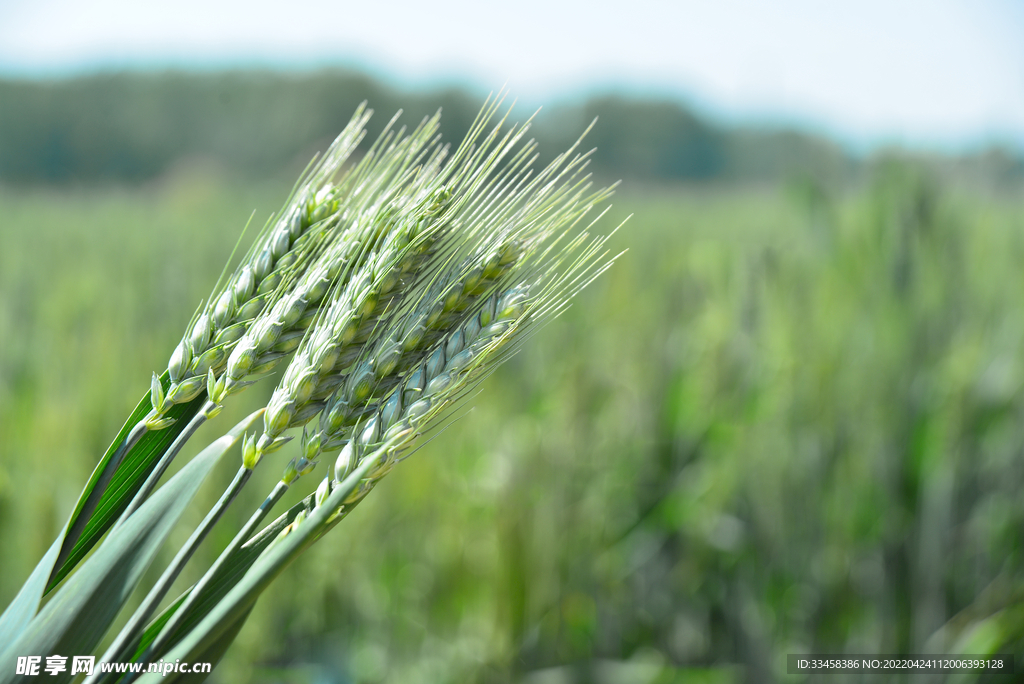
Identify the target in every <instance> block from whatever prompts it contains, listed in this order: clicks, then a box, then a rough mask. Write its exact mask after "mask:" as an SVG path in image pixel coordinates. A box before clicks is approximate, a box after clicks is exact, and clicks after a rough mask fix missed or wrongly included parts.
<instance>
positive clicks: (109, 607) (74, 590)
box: [0, 411, 262, 682]
mask: <svg viewBox="0 0 1024 684" xmlns="http://www.w3.org/2000/svg"><path fill="white" fill-rule="evenodd" d="M261 413H262V412H259V411H258V412H256V413H254V414H253V415H251V416H249V417H248V418H247V419H245V420H244V421H242V423H240V424H239V425H238V426H236V427H235V428H234V429H233V430H231V431H230V432H229V433H228V434H227V435H225V436H223V437H221V438H220V439H218V440H216V441H215V442H213V443H212V444H211V445H210V446H209V447H207V448H206V449H204V450H203V451H202V452H201V453H200V454H199V455H198V456H196V458H194V459H193V460H192V461H190V462H189V463H188V464H187V465H186V466H185V467H184V468H182V470H181V471H179V472H178V473H177V474H176V475H175V476H174V477H173V478H171V479H170V480H169V481H168V482H167V484H165V485H164V486H163V487H161V488H160V489H159V490H158V491H157V492H156V493H155V494H154V495H153V496H152V497H151V498H150V499H149V501H147V502H146V503H145V504H144V505H143V506H142V507H140V508H139V510H138V511H137V512H136V514H135V515H133V516H132V517H131V518H130V519H129V520H128V521H127V522H125V524H123V525H121V526H120V527H118V528H116V529H115V530H114V531H113V532H111V534H110V535H109V536H108V537H107V539H106V540H105V542H104V543H103V545H102V546H101V547H100V548H99V549H97V551H96V553H95V554H93V555H92V557H91V558H89V560H88V561H86V562H85V563H84V564H83V565H82V567H81V568H79V570H78V572H76V573H75V574H74V576H72V577H71V578H70V579H69V580H68V581H67V582H66V583H65V584H64V585H63V586H62V587H61V588H60V589H59V590H58V591H57V592H56V593H55V594H54V596H53V598H52V599H51V600H50V602H49V603H47V605H46V606H45V607H44V608H43V609H42V611H40V612H39V614H38V615H37V616H36V617H35V618H34V619H33V620H32V622H31V623H29V625H28V626H27V627H26V629H25V631H24V632H22V634H21V635H20V636H19V637H18V638H17V639H16V640H15V641H14V642H13V643H11V644H9V646H8V648H7V649H6V650H5V651H4V653H3V655H0V682H8V681H13V680H11V679H9V678H10V677H15V676H16V675H14V672H15V658H16V657H17V656H18V655H19V654H32V653H46V654H51V653H72V654H85V653H89V652H91V651H92V650H93V649H94V648H95V647H96V645H97V644H98V643H99V641H100V639H101V638H102V637H103V634H104V633H105V632H106V630H107V629H108V628H109V626H110V624H111V623H112V622H113V620H114V619H115V618H116V616H117V613H118V612H119V610H120V608H121V606H122V605H123V604H124V602H125V601H126V600H127V599H128V597H129V596H130V595H131V593H132V590H133V589H134V588H135V586H136V585H137V584H138V582H139V581H140V580H141V579H142V575H143V573H144V572H145V570H146V569H147V568H148V567H149V565H150V563H151V562H152V560H153V558H154V557H155V555H156V553H157V551H159V549H160V547H161V546H162V545H163V542H164V541H165V540H166V538H167V536H168V535H169V534H170V532H171V529H172V528H173V527H174V525H175V523H176V522H177V521H178V519H179V518H180V516H181V515H182V513H184V512H185V510H186V509H187V507H188V505H189V503H190V502H191V501H192V498H193V497H194V496H195V494H196V492H198V491H199V487H200V485H201V484H202V483H203V481H204V480H205V479H206V476H207V475H208V474H209V473H210V472H211V471H212V470H213V467H214V466H215V465H216V464H217V462H218V461H219V460H220V458H221V456H223V455H224V453H225V452H227V450H228V449H229V448H231V447H232V446H233V445H234V444H235V443H237V442H238V440H239V439H241V437H242V434H243V433H244V431H245V429H247V428H248V427H249V426H251V425H252V423H253V422H255V420H256V419H257V418H259V417H260V416H261ZM63 674H66V675H67V677H63V678H62V677H58V679H57V680H54V681H68V680H69V679H70V674H68V673H63Z"/></svg>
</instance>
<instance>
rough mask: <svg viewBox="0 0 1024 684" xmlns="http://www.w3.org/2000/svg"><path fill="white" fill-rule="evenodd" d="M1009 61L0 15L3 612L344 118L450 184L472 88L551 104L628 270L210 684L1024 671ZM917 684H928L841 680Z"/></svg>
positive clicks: (168, 18) (929, 31) (747, 20)
mask: <svg viewBox="0 0 1024 684" xmlns="http://www.w3.org/2000/svg"><path fill="white" fill-rule="evenodd" d="M1022 36H1024V11H1022V10H1021V6H1020V5H1019V4H1018V3H1015V2H1012V1H1011V0H1006V1H1004V2H999V1H996V0H987V1H982V2H972V3H966V2H964V3H958V2H953V1H951V0H942V1H932V2H924V1H923V0H922V1H919V2H910V1H905V0H898V1H891V0H890V1H888V2H876V1H874V0H871V1H862V2H857V3H846V2H841V3H812V2H805V1H801V0H786V1H784V2H773V3H763V2H757V1H756V0H729V1H728V2H715V3H712V2H681V1H679V2H659V1H658V0H636V1H635V2H631V3H628V4H626V5H622V4H618V3H617V4H614V5H613V4H610V3H601V2H598V3H578V2H573V1H571V0H548V1H546V2H539V1H534V0H524V1H522V2H518V3H513V4H505V3H503V4H501V5H493V6H490V5H486V4H484V3H478V2H477V3H469V2H459V1H458V0H439V1H438V2H433V3H425V4H424V3H418V4H415V5H413V4H407V3H403V2H394V3H388V4H387V6H386V7H385V6H382V5H379V4H377V5H374V4H366V5H364V6H359V7H350V6H345V4H344V3H327V2H319V1H317V0H306V1H304V2H297V3H290V4H289V6H288V8H285V7H284V5H282V4H281V3H269V2H248V3H245V4H244V5H243V4H233V3H230V2H223V1H220V0H206V1H204V2H194V1H191V0H188V1H180V2H177V3H174V4H173V6H172V5H171V4H158V3H128V2H122V1H121V0H97V1H93V2H85V3H81V2H70V1H69V0H53V1H37V2H27V1H22V0H9V1H8V2H5V3H3V4H0V332H2V333H3V334H2V343H0V604H6V603H7V601H9V600H10V599H11V598H12V597H13V596H14V594H15V593H16V591H17V588H18V587H19V586H20V583H21V582H22V581H23V580H24V578H25V577H26V576H27V574H28V572H29V570H30V569H31V567H32V566H33V565H34V564H35V562H36V561H37V560H38V558H39V557H40V556H41V555H42V553H43V552H44V551H45V549H46V548H47V547H48V546H49V543H50V541H51V540H52V538H53V537H54V536H55V535H56V534H57V532H58V531H59V529H60V527H61V526H62V525H63V522H64V520H65V519H66V516H67V515H68V514H69V513H70V511H71V508H72V507H73V505H74V502H75V500H76V498H77V495H78V492H79V490H80V488H81V486H82V485H83V484H84V483H85V481H86V479H87V477H88V475H89V473H90V472H91V470H92V468H93V466H94V465H95V463H96V460H97V459H98V457H99V456H100V455H101V454H102V452H103V451H104V449H105V448H106V446H107V444H108V443H109V441H110V439H111V438H112V437H113V436H114V434H115V433H116V431H117V429H118V428H119V427H120V425H121V423H122V422H123V420H124V419H125V417H126V416H127V415H128V413H129V411H130V409H131V408H132V407H133V406H134V404H135V402H136V401H137V399H138V397H139V396H140V395H141V394H142V393H143V392H145V391H146V389H147V387H148V382H149V380H148V378H149V375H150V373H151V372H152V371H154V370H160V369H162V368H163V367H164V366H165V364H166V360H167V357H168V356H169V354H170V351H171V349H172V348H173V346H174V345H175V344H176V342H177V340H178V339H179V338H180V335H181V331H182V329H183V328H184V326H185V325H186V324H187V322H188V320H189V317H190V315H191V313H192V311H193V310H194V308H195V306H196V305H197V304H198V302H199V301H200V299H202V298H203V297H204V296H206V294H207V293H208V291H209V289H210V288H211V287H212V285H213V283H214V281H215V279H216V277H217V274H218V273H219V272H220V270H221V267H222V265H223V263H224V261H225V260H226V259H227V258H228V255H229V254H230V252H231V249H232V246H233V245H234V243H235V241H236V239H237V237H238V235H239V233H240V231H241V229H242V227H243V226H244V225H245V224H246V223H247V221H248V220H249V217H250V216H251V215H252V216H255V219H254V221H255V222H257V223H262V221H263V220H264V218H265V217H266V216H268V215H269V214H270V212H272V211H274V210H275V209H276V208H278V206H279V205H280V203H281V202H282V201H283V200H284V198H285V196H286V195H287V192H288V190H289V188H290V187H291V184H292V182H293V181H294V179H295V177H296V176H297V175H298V173H299V172H300V171H301V169H302V168H303V167H304V165H305V163H306V162H307V161H308V159H309V158H310V156H311V155H312V154H313V153H314V152H316V151H317V150H320V149H323V148H324V147H325V146H326V144H327V143H328V142H329V141H330V139H331V138H332V137H333V135H334V134H336V133H337V132H338V131H339V130H340V129H341V127H342V126H343V125H344V123H345V122H346V121H347V120H348V117H349V115H350V114H351V112H352V110H353V109H354V108H355V106H356V105H357V104H358V103H359V102H360V101H362V100H364V99H367V100H369V102H370V105H371V106H372V107H373V108H374V109H375V110H376V111H377V115H376V116H375V117H374V121H373V126H376V127H377V128H376V130H379V128H380V127H381V126H382V125H383V124H384V123H385V122H386V121H387V120H388V119H389V118H390V117H391V115H392V113H393V112H394V111H396V110H397V109H399V108H403V109H404V111H405V114H404V119H403V120H404V121H406V122H409V123H415V122H416V121H418V120H419V118H420V117H422V116H423V115H425V114H428V113H432V112H433V111H435V110H436V109H437V108H438V107H442V108H443V112H444V115H443V116H444V118H443V132H444V135H445V137H446V138H447V139H448V140H451V141H453V142H455V141H458V140H459V139H460V137H461V135H462V134H463V133H464V132H465V130H466V128H467V126H468V124H469V122H470V121H471V119H472V117H473V116H474V115H475V113H476V111H477V109H478V108H479V106H480V105H481V104H482V102H483V100H484V98H485V97H486V94H487V92H488V91H491V90H497V89H500V88H501V87H502V86H503V84H504V85H505V86H506V87H507V88H508V90H509V91H510V93H511V95H510V97H509V98H508V100H507V101H508V102H509V103H511V101H512V99H514V98H517V99H518V102H517V104H516V106H515V108H514V110H513V114H512V118H513V119H518V120H525V119H526V118H528V117H529V116H530V115H531V114H532V113H533V112H534V110H535V109H536V107H537V106H539V105H543V109H542V110H541V112H540V113H539V114H538V115H537V117H536V119H535V125H534V129H533V130H534V133H535V135H536V137H537V139H538V140H539V141H540V142H541V145H542V147H541V150H542V156H545V158H551V157H552V156H554V154H555V153H557V152H558V151H560V150H561V149H562V148H563V147H565V146H566V145H568V144H569V143H570V142H571V141H572V140H574V139H575V137H576V136H577V135H578V134H579V132H580V131H581V130H582V129H583V128H584V127H585V126H586V125H587V123H589V122H590V121H591V120H592V119H593V118H594V117H595V116H598V117H599V121H598V125H597V127H596V128H595V129H594V131H593V132H592V133H591V134H590V136H589V138H588V140H589V142H590V144H592V145H593V146H596V147H597V153H596V157H595V159H596V161H595V165H594V172H595V179H596V182H600V183H609V182H613V181H615V180H618V179H622V181H623V184H622V187H621V190H620V191H619V192H618V193H617V195H616V198H615V200H614V206H613V208H612V210H611V211H610V213H609V214H608V216H606V217H605V219H604V220H603V221H602V223H601V224H599V225H603V228H604V230H606V231H610V230H611V229H612V228H614V227H615V226H616V225H618V224H619V223H620V222H621V221H622V220H623V219H625V218H626V216H627V215H630V214H632V215H633V217H632V218H631V219H630V220H629V222H628V223H627V224H626V226H625V227H624V228H623V229H622V230H621V231H620V232H619V233H618V234H617V235H616V236H615V238H614V239H613V246H614V247H616V248H621V249H625V248H628V249H629V252H628V253H627V254H626V255H625V256H624V257H623V258H622V259H620V261H619V262H618V263H617V264H616V266H615V267H614V268H613V269H612V270H611V271H610V272H609V273H608V274H607V275H606V276H605V277H603V278H602V279H601V280H600V281H598V282H597V283H595V284H594V285H593V286H592V287H591V288H590V289H589V290H588V291H587V292H585V293H584V294H583V296H581V297H580V298H579V301H578V302H577V303H576V305H575V306H574V307H573V308H572V309H570V310H569V311H568V312H567V313H566V314H565V315H564V316H562V317H561V318H560V319H558V320H557V321H555V322H553V323H552V324H550V325H549V326H547V328H545V329H544V330H543V331H542V332H541V333H540V334H538V335H537V336H536V337H535V338H534V339H533V340H532V341H531V342H530V343H529V344H528V345H527V346H526V347H525V348H524V350H523V351H522V353H520V354H519V355H518V356H516V357H515V358H513V359H512V360H511V361H510V362H509V363H508V364H507V365H506V366H505V367H504V368H502V369H501V370H500V371H499V372H497V373H496V374H495V375H494V376H492V377H491V378H490V379H489V380H488V381H487V382H486V383H485V385H484V387H483V390H482V392H481V393H480V395H479V396H478V397H477V398H476V399H475V400H474V402H473V403H474V406H475V408H474V410H473V411H472V412H470V413H468V415H466V416H465V417H464V418H463V419H462V420H460V421H458V422H457V423H456V424H455V425H454V426H452V427H451V428H450V429H448V430H447V431H446V432H444V433H443V434H442V435H441V436H440V437H438V438H437V439H436V440H434V441H433V442H431V443H430V444H429V445H427V446H426V447H425V448H423V449H422V450H421V451H420V452H418V453H417V455H416V457H415V458H413V459H410V460H409V461H407V462H406V463H404V464H403V465H402V467H401V468H398V469H397V470H396V471H395V472H394V473H393V474H392V475H390V476H389V477H388V479H387V480H386V481H385V482H384V483H383V484H382V485H381V486H380V487H378V489H377V491H376V492H375V493H374V494H373V495H372V496H371V497H369V499H368V500H367V501H366V502H364V503H363V504H362V505H361V506H360V507H359V508H358V509H357V510H356V511H355V512H354V513H353V514H352V515H351V516H350V517H349V518H348V519H347V520H346V522H345V523H344V524H343V525H342V526H340V527H339V528H337V529H336V530H335V531H334V532H332V534H331V535H330V536H329V537H328V538H327V539H325V540H323V541H322V542H320V543H319V544H317V545H316V546H315V547H313V549H311V550H310V551H309V552H307V553H306V554H305V555H304V557H303V558H301V560H300V561H299V562H297V563H296V564H295V565H294V566H292V567H291V568H290V569H289V570H288V571H287V572H286V573H285V574H284V575H283V576H282V577H281V578H280V579H279V580H278V581H277V582H276V584H275V585H274V586H273V587H272V589H271V590H270V591H269V592H268V593H267V594H265V595H264V597H263V598H262V599H261V600H260V602H259V604H258V605H257V608H256V610H255V612H254V613H253V614H252V616H251V617H250V619H249V621H248V624H247V626H246V627H245V629H244V630H243V631H242V633H241V634H240V636H239V638H238V640H237V642H236V644H235V646H234V647H233V648H232V650H231V651H230V652H229V654H228V656H227V657H226V659H225V661H224V662H223V663H222V664H221V666H220V667H219V668H218V669H217V671H216V672H215V675H214V677H213V679H211V681H217V682H225V683H227V682H231V683H233V682H310V683H316V684H321V683H322V684H328V683H335V682H337V683H339V684H341V683H348V682H417V683H419V682H459V683H462V682H482V683H491V682H494V683H506V682H507V683H523V684H583V683H590V682H593V683H595V684H620V683H621V684H669V683H674V682H709V683H710V682H723V683H724V682H798V681H826V678H824V677H817V678H815V677H797V676H793V675H788V674H787V673H786V654H788V653H834V654H843V653H849V654H882V653H893V654H895V653H900V654H913V653H937V654H941V653H950V654H953V653H970V654H982V653H1012V654H1016V655H1017V656H1018V667H1024V661H1021V660H1020V659H1019V658H1020V656H1021V655H1024V546H1022V544H1021V534H1022V531H1024V497H1022V496H1021V492H1022V491H1024V420H1022V419H1024V40H1022V39H1021V37H1022ZM371 128H372V127H371ZM271 385H272V383H269V382H268V383H263V386H257V387H255V388H253V389H252V390H250V391H249V392H247V393H246V394H245V395H243V396H242V397H240V398H239V400H238V401H237V402H236V403H235V404H231V405H230V406H229V408H228V410H227V411H225V415H224V417H223V418H221V419H220V420H219V421H216V422H215V423H214V424H213V425H210V426H207V427H206V428H204V431H203V432H201V433H200V434H199V436H198V437H197V438H196V439H195V440H194V441H195V442H197V443H198V442H203V440H204V439H206V440H208V439H212V438H214V437H216V436H217V435H218V434H220V431H222V430H223V429H225V427H226V426H227V425H231V424H233V422H234V420H237V418H239V417H240V416H241V415H244V414H245V413H247V412H248V411H250V410H252V409H253V408H255V407H256V406H259V405H260V404H261V403H263V402H265V401H266V399H267V398H268V396H269V393H270V390H271ZM281 456H282V457H281V459H280V461H281V462H280V463H276V462H274V461H271V462H269V463H268V464H266V465H264V466H262V471H261V472H259V473H258V474H257V478H256V480H257V482H255V483H254V484H253V485H250V487H249V491H248V492H247V496H246V497H244V498H243V499H242V500H240V501H239V503H237V504H236V505H235V506H234V508H233V511H232V513H231V514H230V515H229V517H228V518H229V519H227V520H225V521H224V522H223V523H222V524H221V526H220V527H219V528H218V530H217V531H216V532H215V534H213V535H212V536H211V538H210V539H209V540H208V541H207V543H206V545H205V546H204V547H203V548H202V550H201V553H200V554H199V557H198V558H197V559H196V561H193V564H192V566H190V568H189V570H188V571H187V572H186V576H185V577H184V578H183V579H182V581H181V587H182V588H184V587H185V586H187V585H188V583H190V582H193V581H195V579H196V578H197V577H198V576H199V570H200V568H202V567H205V566H206V565H207V564H208V562H209V561H210V559H211V558H213V557H214V556H215V555H216V553H217V551H218V549H219V548H220V547H223V546H224V545H225V544H226V543H227V542H228V540H229V539H230V537H231V536H232V533H233V530H234V529H237V527H238V525H239V524H241V521H242V520H244V519H245V518H247V517H248V511H250V510H251V509H252V508H253V507H255V506H256V505H257V503H258V501H260V500H262V497H263V495H264V492H265V491H267V489H268V488H269V486H270V483H271V482H272V481H274V480H276V479H277V477H278V476H279V468H280V467H281V466H283V464H284V461H285V460H286V459H287V457H288V454H287V452H285V453H283V454H282V455H281ZM233 472H234V466H233V465H231V464H227V463H226V464H225V468H224V471H223V472H220V473H218V474H217V478H216V479H217V480H218V481H216V482H212V483H210V486H209V487H208V489H207V490H204V491H203V492H202V493H201V495H200V498H201V499H202V500H203V502H205V503H211V502H212V501H213V499H214V498H215V497H216V495H217V494H218V493H219V490H220V488H221V487H222V486H223V485H224V484H225V483H226V481H227V480H228V479H229V478H230V476H231V474H232V473H233ZM260 478H262V479H260ZM310 484H313V483H312V482H311V483H307V486H308V485H310ZM299 489H302V488H301V487H300V488H299ZM304 493H305V492H304V491H302V492H296V493H295V496H296V497H297V496H298V495H300V494H304ZM286 503H287V502H286ZM282 510H284V507H283V506H282ZM200 517H201V514H200V512H199V511H198V510H197V511H196V512H195V513H194V515H193V518H194V520H191V522H192V523H195V522H197V521H198V520H199V518H200ZM187 533H188V530H187V529H185V528H184V527H183V529H182V530H180V531H179V532H178V533H177V537H176V538H175V539H172V542H180V541H182V540H184V538H185V537H186V536H187ZM166 553H167V555H168V556H167V557H168V558H169V557H170V554H171V553H172V549H169V550H168V551H167V552H166ZM911 680H912V681H915V682H919V681H920V682H925V681H944V679H943V678H941V677H940V678H931V679H929V678H927V677H923V676H915V677H913V678H911V677H904V678H900V677H891V678H886V677H870V678H869V677H865V678H864V679H863V681H911ZM842 681H849V682H853V681H859V680H858V679H857V677H856V676H853V675H846V676H844V677H843V678H842ZM956 681H971V679H970V678H968V677H961V678H960V679H958V680H956ZM992 681H995V680H992ZM1000 681H1013V678H1012V677H1007V678H1004V679H1003V680H1000Z"/></svg>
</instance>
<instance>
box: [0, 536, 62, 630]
mask: <svg viewBox="0 0 1024 684" xmlns="http://www.w3.org/2000/svg"><path fill="white" fill-rule="evenodd" d="M65 529H66V528H65ZM63 541H64V532H63V531H62V532H61V533H60V535H59V536H58V537H57V539H56V540H55V541H54V542H53V544H52V545H51V546H50V550H49V551H47V552H46V554H45V555H44V556H43V558H42V559H41V560H40V561H39V563H38V564H37V565H36V567H35V569H34V570H33V571H32V574H31V575H29V577H28V579H27V580H26V581H25V584H23V585H22V587H21V589H20V590H19V591H18V595H17V596H15V597H14V600H13V601H11V604H10V605H9V606H7V610H5V611H4V613H3V615H0V644H9V643H11V642H12V641H14V640H15V639H16V638H17V637H18V635H20V634H21V633H22V632H24V631H25V628H26V627H28V625H29V623H30V622H32V618H34V617H35V616H36V613H37V612H38V611H39V602H40V601H41V600H42V598H43V592H44V591H45V590H46V584H47V578H49V576H50V573H51V572H52V570H53V565H54V563H56V561H57V554H58V553H59V552H60V549H61V544H62V543H63Z"/></svg>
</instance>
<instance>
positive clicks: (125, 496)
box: [46, 372, 205, 593]
mask: <svg viewBox="0 0 1024 684" xmlns="http://www.w3.org/2000/svg"><path fill="white" fill-rule="evenodd" d="M160 381H161V383H163V385H164V387H165V389H166V387H169V386H170V378H169V376H168V374H167V373H166V372H165V373H164V374H163V375H162V376H161V377H160ZM150 395H151V393H150V392H146V394H145V396H143V397H142V399H141V400H140V401H139V404H138V406H136V408H135V410H134V411H132V413H131V415H130V416H129V417H128V420H127V421H126V422H125V424H124V427H122V428H121V431H120V432H119V433H118V434H117V436H116V437H115V438H114V441H113V442H112V443H111V445H110V447H109V448H108V449H107V452H106V453H105V454H104V456H103V458H102V459H100V462H99V463H98V464H97V466H96V468H95V470H94V471H93V474H92V476H91V477H90V478H89V482H88V484H87V485H86V486H85V488H84V489H83V490H82V494H81V496H80V497H79V500H78V503H77V505H76V506H75V510H74V513H72V515H71V518H70V519H69V521H68V527H67V529H68V533H67V535H66V536H65V538H64V540H63V545H62V547H61V553H60V556H59V557H58V560H57V562H56V564H55V565H54V569H53V572H52V574H51V576H50V580H49V582H48V584H47V587H46V592H47V593H49V592H50V591H51V590H52V589H53V588H54V587H55V586H57V584H59V583H60V582H61V580H63V579H64V578H65V577H67V576H68V575H69V574H71V572H72V571H73V570H74V569H75V567H76V566H77V565H78V564H79V563H80V562H81V561H82V559H83V558H85V556H86V555H88V553H89V551H91V550H92V548H93V546H95V545H96V543H97V542H98V541H99V540H100V539H101V538H102V537H103V535H104V534H106V532H107V530H109V529H110V526H111V525H113V524H114V523H115V522H116V521H117V519H118V517H120V515H121V513H122V512H123V511H124V509H125V508H126V507H127V506H128V504H129V502H131V500H132V497H133V496H135V492H137V491H138V490H139V488H140V487H141V486H142V483H143V482H145V480H146V477H147V476H148V475H149V473H150V471H152V469H153V467H154V466H155V465H156V463H157V462H158V461H159V460H160V457H161V456H162V455H163V453H164V452H165V451H166V450H167V448H168V447H169V446H170V445H171V443H172V442H173V441H174V439H175V438H176V437H177V436H178V434H179V433H180V432H181V430H183V429H184V428H185V426H186V425H187V424H188V422H189V421H190V420H191V419H192V417H193V416H194V415H195V414H196V413H197V412H198V411H199V409H200V407H201V406H202V405H203V403H204V402H205V395H200V396H198V397H196V398H195V399H193V400H192V401H191V402H188V403H185V404H179V405H177V406H175V407H174V408H173V409H171V410H170V411H168V414H167V415H168V416H169V417H172V418H174V419H175V423H174V424H173V425H171V426H170V427H168V428H167V429H165V430H160V431H150V432H147V433H146V434H145V435H143V436H142V438H141V439H140V440H139V442H138V444H137V445H136V446H135V447H134V448H133V449H131V450H130V451H129V452H128V454H127V455H125V457H124V460H123V461H122V462H121V463H119V464H112V463H111V458H112V457H113V456H114V454H115V452H116V451H117V448H118V446H119V445H120V444H121V443H122V442H124V440H125V438H126V437H127V436H128V433H129V432H131V430H132V428H133V427H134V426H135V425H136V424H137V423H138V422H139V421H140V420H141V419H142V418H144V417H145V416H146V415H147V414H148V413H149V412H150V411H151V410H152V408H153V406H152V403H151V401H150ZM108 467H113V468H114V472H113V473H110V472H109V471H108ZM104 480H107V482H106V484H105V486H104Z"/></svg>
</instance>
